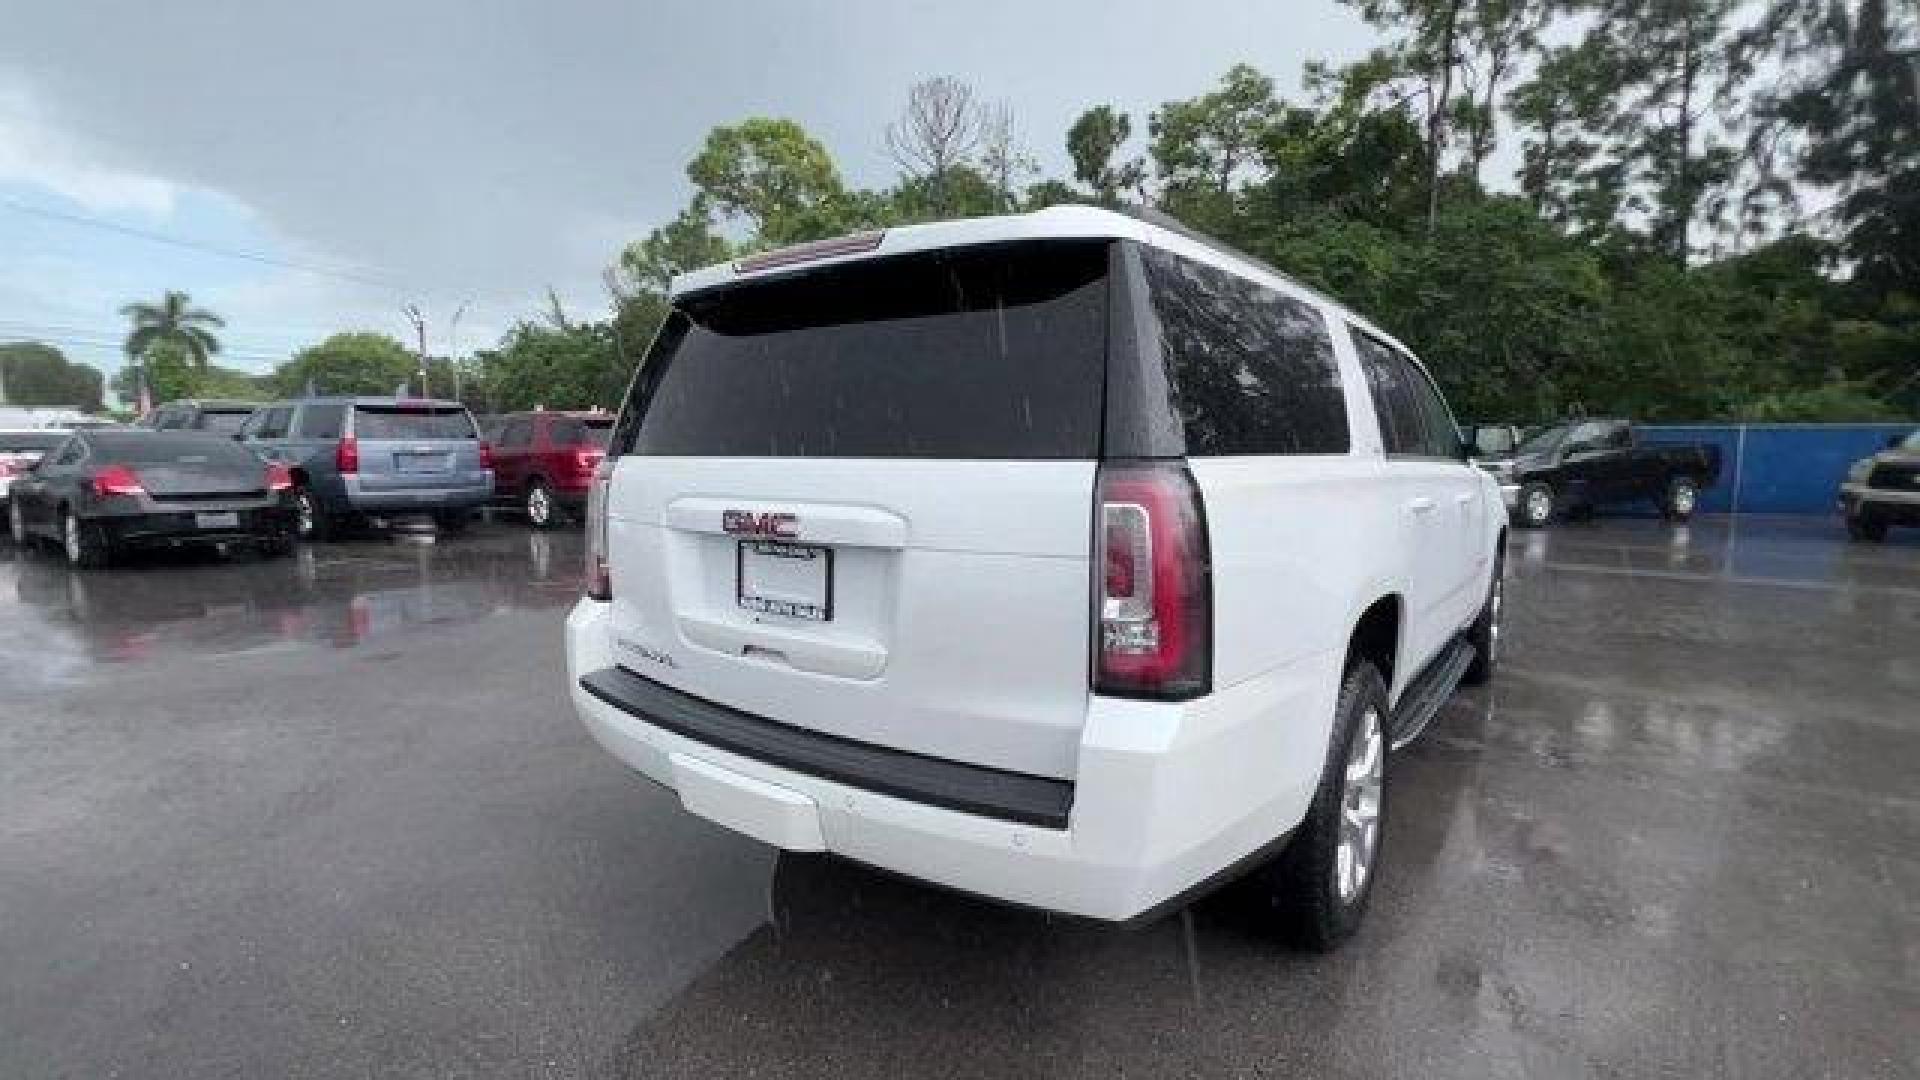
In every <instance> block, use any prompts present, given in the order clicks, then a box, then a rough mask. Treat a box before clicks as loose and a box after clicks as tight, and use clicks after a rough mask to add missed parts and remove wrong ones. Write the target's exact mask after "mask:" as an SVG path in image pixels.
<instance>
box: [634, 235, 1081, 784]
mask: <svg viewBox="0 0 1920 1080" xmlns="http://www.w3.org/2000/svg"><path fill="white" fill-rule="evenodd" d="M1106 277H1107V247H1106V245H1105V244H1104V243H1097V242H1096V243H1089V242H1047V243H1042V242H1028V243H1023V244H1008V245H997V246H992V247H981V248H964V249H957V250H954V249H949V250H945V251H940V252H932V253H915V254H909V255H896V256H890V257H885V258H875V259H871V260H865V261H860V262H854V263H847V264H841V265H837V266H831V267H827V268H822V269H818V270H814V271H811V272H801V273H797V274H792V275H790V276H788V277H784V278H780V279H776V280H773V281H765V282H752V281H749V282H746V283H741V284H736V285H732V286H729V287H727V288H725V289H722V290H720V291H718V292H717V293H711V294H704V295H698V296H695V297H692V298H685V297H683V298H681V300H680V303H679V304H678V305H677V307H676V310H675V312H674V314H673V316H672V317H671V318H670V319H669V322H668V324H667V326H666V327H665V328H664V329H663V330H662V331H661V333H660V335H659V338H658V340H657V341H656V342H655V344H654V348H653V350H652V352H651V353H650V354H649V356H648V358H647V360H646V365H645V367H644V368H643V371H644V374H643V376H642V378H641V379H639V380H637V381H636V383H635V389H634V392H633V399H632V400H629V402H628V403H627V409H628V411H629V417H628V419H627V420H623V422H622V428H621V430H622V432H623V434H622V436H621V441H619V442H617V443H616V445H615V447H614V448H613V449H612V450H611V451H610V453H612V454H613V456H614V459H615V461H616V465H615V469H614V473H613V479H612V484H611V489H610V492H609V495H608V534H607V549H608V558H609V562H610V568H611V573H612V580H613V619H612V623H611V625H612V627H613V636H614V640H613V642H612V645H613V647H614V651H615V653H616V655H617V656H619V657H620V661H621V663H622V665H623V666H625V667H628V668H630V669H631V670H633V671H635V672H637V673H639V674H641V675H643V676H645V677H647V678H649V679H653V680H656V681H658V682H660V683H663V684H665V685H668V686H671V687H673V688H675V689H677V690H681V691H684V692H686V693H689V694H692V695H695V696H697V697H701V698H705V699H707V700H709V701H712V702H715V703H718V704H721V705H725V706H729V707H731V708H734V709H739V710H742V711H745V712H748V713H752V714H755V715H758V716H762V717H765V718H767V719H770V720H774V721H777V722H780V723H786V724H791V725H796V726H799V727H802V728H807V729H811V730H814V731H819V732H823V733H827V734H831V735H835V736H840V737H842V738H847V739H854V740H858V741H860V742H864V743H871V744H875V745H879V746H884V747H889V748H893V749H898V750H903V751H907V752H911V753H916V754H922V755H929V756H932V757H937V758H943V759H948V760H953V761H959V762H965V763H969V764H975V765H982V766H987V767H992V768H999V769H1005V770H1009V771H1014V772H1020V773H1028V774H1032V775H1038V776H1047V777H1069V776H1071V775H1072V773H1073V769H1074V764H1075V759H1076V755H1077V752H1078V746H1079V738H1080V730H1081V727H1082V725H1083V724H1084V721H1085V715H1086V709H1087V701H1088V694H1089V690H1088V686H1089V681H1088V665H1089V648H1090V645H1091V630H1090V626H1091V617H1092V598H1091V591H1090V590H1091V585H1092V582H1091V577H1090V573H1089V566H1090V561H1091V556H1090V549H1091V544H1092V537H1091V528H1092V520H1093V497H1094V494H1093V487H1094V476H1095V472H1096V469H1097V459H1098V456H1099V448H1100V432H1101V415H1102V413H1101V409H1102V388H1103V379H1104V372H1105V357H1106V319H1107V289H1106Z"/></svg>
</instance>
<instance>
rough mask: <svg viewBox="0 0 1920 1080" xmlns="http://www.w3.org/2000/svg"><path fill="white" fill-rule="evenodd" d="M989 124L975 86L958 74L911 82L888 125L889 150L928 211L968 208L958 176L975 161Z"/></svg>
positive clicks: (953, 212) (939, 214) (939, 213)
mask: <svg viewBox="0 0 1920 1080" xmlns="http://www.w3.org/2000/svg"><path fill="white" fill-rule="evenodd" d="M984 126H985V117H984V116H983V114H982V112H981V107H980V103H979V102H978V101H976V100H974V95H973V88H972V87H971V86H968V85H967V84H966V83H964V82H961V81H960V80H959V79H955V78H951V77H947V76H942V77H940V78H936V79H923V80H921V81H920V82H917V83H914V84H913V85H912V86H911V87H908V89H907V105H906V109H905V110H904V111H903V112H902V113H901V115H900V119H899V120H898V121H896V122H894V123H892V124H889V125H887V152H888V153H890V154H892V155H893V160H894V162H895V164H897V165H899V166H900V169H901V172H902V173H903V174H904V175H905V177H906V180H907V181H908V182H909V183H911V184H912V185H914V187H915V190H916V197H917V199H918V200H919V201H920V202H921V203H922V204H924V205H925V206H926V208H927V210H928V211H929V216H931V217H936V218H944V217H955V216H958V215H960V214H961V213H962V212H963V211H962V210H961V209H960V204H959V203H958V202H957V201H956V200H955V193H954V191H953V190H952V189H953V185H954V179H955V175H956V174H957V173H958V172H960V171H961V170H963V169H970V167H971V166H972V164H973V158H974V154H975V153H976V152H977V151H978V150H979V149H980V143H981V139H982V137H983V135H984ZM978 176H979V174H978V173H974V177H975V178H976V179H977V178H978Z"/></svg>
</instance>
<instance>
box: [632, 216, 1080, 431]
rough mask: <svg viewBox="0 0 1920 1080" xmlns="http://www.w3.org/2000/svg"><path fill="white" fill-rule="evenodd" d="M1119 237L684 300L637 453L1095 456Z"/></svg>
mask: <svg viewBox="0 0 1920 1080" xmlns="http://www.w3.org/2000/svg"><path fill="white" fill-rule="evenodd" d="M1106 278H1107V244H1106V243H1105V242H1104V241H1099V242H1082V241H1072V242H1034V243H1022V244H1004V245H993V246H984V247H973V248H958V249H947V250H942V251H937V252H928V253H920V254H912V255H902V256H895V257H891V258H884V259H875V260H870V261H865V262H859V263H853V264H849V265H846V266H841V267H834V268H830V269H824V270H819V271H815V272H810V273H801V274H798V275H795V276H792V277H788V278H785V279H780V280H774V281H766V282H756V283H752V284H743V285H737V286H733V287H730V288H726V289H723V290H720V291H718V292H715V293H709V294H700V295H696V296H693V297H691V298H688V299H687V300H685V301H684V302H683V303H682V304H681V305H680V307H679V309H678V310H677V311H676V312H675V314H674V316H673V317H672V318H671V319H670V320H669V321H668V323H667V325H666V327H665V328H663V329H662V331H661V333H660V336H659V338H658V340H657V341H656V342H655V343H654V348H653V351H652V353H651V354H650V355H649V357H648V359H647V362H646V367H645V369H644V370H645V371H646V373H647V374H646V376H645V377H644V378H642V379H640V380H638V381H636V383H635V387H634V395H635V400H634V401H631V402H629V403H628V414H629V415H630V416H633V417H637V418H638V430H637V431H635V432H634V433H633V435H632V436H631V441H630V442H629V440H628V439H627V438H623V439H622V443H623V445H624V448H625V449H626V450H627V452H630V453H637V454H643V455H653V456H698V457H871V458H1092V457H1094V456H1096V455H1097V454H1098V452H1099V444H1100V419H1101V386H1102V379H1103V375H1104V371H1105V365H1106V332H1107V285H1106Z"/></svg>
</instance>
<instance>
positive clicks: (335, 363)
mask: <svg viewBox="0 0 1920 1080" xmlns="http://www.w3.org/2000/svg"><path fill="white" fill-rule="evenodd" d="M418 370H419V360H418V358H416V357H415V356H414V354H413V353H412V352H409V351H408V350H407V348H406V346H404V345H402V344H400V343H399V342H398V341H395V340H394V339H393V338H391V337H388V336H387V335H385V334H374V333H343V334H334V335H333V336H332V337H329V338H327V339H326V340H325V341H322V342H320V343H319V344H318V345H311V346H308V347H307V348H305V349H302V350H300V351H299V352H297V353H295V354H294V355H293V359H291V360H288V361H287V362H285V363H283V364H280V365H279V366H277V367H275V368H274V369H273V373H272V374H271V375H269V376H267V380H266V383H267V387H268V388H269V389H270V390H271V391H272V392H273V394H274V396H276V397H295V396H298V395H301V394H304V393H307V392H308V389H309V387H311V388H312V391H313V392H315V393H321V394H391V393H393V390H394V387H396V386H399V385H400V384H402V383H404V382H407V381H408V380H409V379H412V378H413V377H414V376H415V374H416V373H417V372H418Z"/></svg>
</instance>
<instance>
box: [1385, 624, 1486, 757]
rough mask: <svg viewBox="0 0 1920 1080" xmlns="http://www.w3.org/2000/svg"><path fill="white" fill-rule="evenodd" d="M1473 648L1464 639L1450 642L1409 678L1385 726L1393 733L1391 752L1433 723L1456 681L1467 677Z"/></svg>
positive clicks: (1456, 683)
mask: <svg viewBox="0 0 1920 1080" xmlns="http://www.w3.org/2000/svg"><path fill="white" fill-rule="evenodd" d="M1474 652H1475V650H1474V647H1473V646H1472V645H1470V644H1468V643H1467V639H1465V638H1454V639H1453V644H1451V645H1448V646H1447V647H1446V649H1445V650H1444V651H1443V652H1441V654H1440V655H1439V656H1437V657H1434V659H1433V662H1432V663H1430V664H1428V665H1427V666H1426V669H1425V670H1424V671H1422V672H1420V674H1418V675H1415V676H1414V677H1413V681H1412V682H1410V683H1408V684H1407V688H1406V689H1405V690H1403V691H1401V693H1400V704H1399V706H1398V707H1397V708H1395V709H1394V710H1393V720H1392V721H1391V722H1390V723H1389V724H1388V725H1387V728H1388V730H1389V731H1391V732H1392V733H1393V748H1394V749H1395V750H1398V749H1400V748H1401V747H1403V746H1405V745H1407V744H1408V743H1410V742H1412V741H1413V740H1415V739H1417V738H1419V737H1420V733H1421V732H1422V731H1425V730H1426V729H1427V725H1428V724H1429V723H1431V722H1432V721H1433V718H1434V715H1435V714H1436V713H1438V712H1439V711H1440V706H1442V705H1445V704H1446V703H1447V699H1448V698H1450V697H1452V696H1453V692H1454V690H1455V689H1457V688H1458V687H1459V686H1460V677H1461V676H1462V675H1465V674H1466V673H1467V665H1469V664H1471V663H1473V656H1474Z"/></svg>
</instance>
